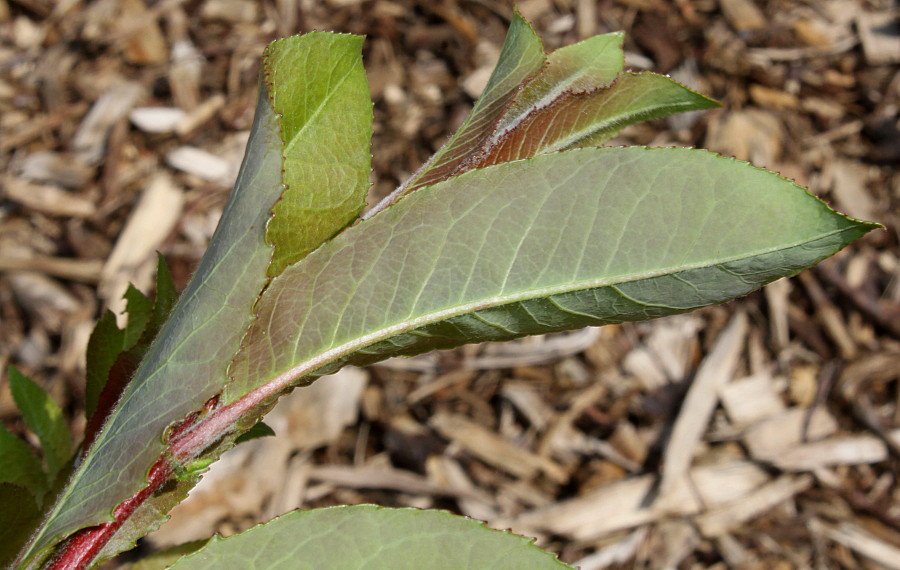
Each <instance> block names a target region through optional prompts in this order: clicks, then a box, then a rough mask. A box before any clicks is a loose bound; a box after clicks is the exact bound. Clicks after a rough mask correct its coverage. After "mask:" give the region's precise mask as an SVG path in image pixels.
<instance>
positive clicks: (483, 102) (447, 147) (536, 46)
mask: <svg viewBox="0 0 900 570" xmlns="http://www.w3.org/2000/svg"><path fill="white" fill-rule="evenodd" d="M545 62H546V58H545V56H544V47H543V45H542V44H541V39H540V38H539V37H538V35H537V34H536V33H535V31H534V28H532V27H531V24H529V23H528V22H527V21H525V20H524V19H523V18H522V16H520V15H519V13H518V11H516V13H515V14H514V15H513V20H512V23H511V24H510V26H509V31H508V32H507V34H506V40H505V41H504V42H503V48H502V49H501V51H500V59H499V60H498V61H497V67H495V68H494V72H493V73H492V74H491V77H490V79H489V80H488V84H487V86H486V87H485V88H484V91H483V92H482V94H481V97H479V98H478V101H476V102H475V106H474V107H473V108H472V112H471V113H469V116H468V117H467V118H466V120H465V122H464V123H463V124H462V126H461V127H460V128H459V130H458V131H456V133H455V134H454V135H453V136H452V137H450V140H448V141H447V142H446V143H445V144H444V146H442V147H441V148H440V150H438V151H437V152H436V153H435V154H434V155H433V156H432V157H431V158H430V159H428V162H426V163H425V164H423V165H422V167H421V168H419V170H418V171H417V172H416V173H415V174H413V176H412V177H411V178H410V179H409V180H407V181H406V182H405V183H404V184H403V185H402V186H400V187H399V188H397V189H396V190H395V191H394V192H392V193H391V195H390V196H388V197H387V198H385V199H384V200H383V201H382V202H381V203H379V204H378V205H377V206H376V207H375V208H373V209H372V210H370V211H369V212H368V213H367V214H366V217H371V216H372V215H374V214H375V213H377V212H378V211H380V210H383V209H384V208H386V207H387V206H388V205H390V204H392V203H394V202H396V201H397V200H399V199H400V198H402V197H403V196H406V195H407V194H409V193H410V192H412V191H414V190H416V189H417V188H421V187H423V186H428V185H430V184H434V183H436V182H439V181H441V180H446V179H448V178H450V177H451V176H453V175H455V174H459V173H460V172H462V171H463V170H464V169H465V165H466V163H467V162H470V161H472V160H473V157H477V156H478V155H479V153H480V151H481V150H482V149H483V147H484V146H485V145H486V144H487V143H488V141H489V140H490V138H491V136H493V134H494V132H495V129H496V127H497V122H498V121H499V120H500V118H501V117H502V116H503V114H504V113H505V112H506V111H507V109H508V108H509V106H510V105H511V104H512V101H513V98H514V97H515V96H516V94H517V93H518V92H519V90H520V89H521V86H522V83H523V82H524V81H526V80H527V79H528V78H529V77H531V76H533V75H535V74H536V73H538V72H539V71H540V70H541V68H542V67H543V66H544V63H545Z"/></svg>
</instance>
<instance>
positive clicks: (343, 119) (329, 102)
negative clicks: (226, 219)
mask: <svg viewBox="0 0 900 570" xmlns="http://www.w3.org/2000/svg"><path fill="white" fill-rule="evenodd" d="M264 59H265V66H266V72H267V79H268V82H269V93H270V99H271V102H272V107H273V109H274V110H275V113H276V114H278V115H280V116H281V119H280V123H281V131H282V137H283V140H284V153H283V170H284V184H285V191H284V193H283V194H282V197H281V199H280V200H279V201H278V202H277V203H276V204H275V207H274V208H273V210H272V219H271V220H270V221H269V224H268V227H267V230H266V240H267V241H268V243H269V244H271V245H273V246H274V249H275V251H274V254H273V258H272V263H271V265H270V266H269V268H268V274H269V275H270V276H272V275H277V274H278V273H280V272H281V271H282V270H283V269H284V268H285V267H286V266H287V265H289V264H291V263H294V262H296V261H298V260H299V259H301V258H303V257H304V256H305V255H306V254H307V253H309V252H310V251H312V250H313V249H315V248H316V247H318V246H319V244H321V243H322V242H323V241H325V240H327V239H329V238H331V237H332V236H333V235H334V234H336V233H337V232H339V231H340V230H342V229H343V228H344V227H345V226H346V225H347V224H349V223H350V222H352V221H353V220H354V219H355V218H356V216H357V215H358V214H359V212H360V210H362V208H363V206H364V205H365V195H366V189H367V188H368V176H369V171H370V169H371V161H372V157H371V155H370V154H369V150H368V149H369V139H370V138H371V135H372V101H371V98H370V97H369V84H368V82H367V80H366V74H365V70H364V68H363V64H362V38H361V37H359V36H351V35H346V34H331V33H326V32H311V33H309V34H304V35H302V36H293V37H289V38H284V39H281V40H276V41H274V42H272V43H271V44H269V47H268V48H267V49H266V55H265V58H264ZM338 157H340V158H338Z"/></svg>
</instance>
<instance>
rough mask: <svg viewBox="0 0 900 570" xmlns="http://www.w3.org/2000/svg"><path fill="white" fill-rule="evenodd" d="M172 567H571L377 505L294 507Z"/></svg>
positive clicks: (514, 544)
mask: <svg viewBox="0 0 900 570" xmlns="http://www.w3.org/2000/svg"><path fill="white" fill-rule="evenodd" d="M171 568H172V569H173V570H184V569H191V570H203V569H205V568H210V569H216V570H230V569H235V570H275V569H282V568H283V569H285V570H288V569H289V570H304V569H308V570H326V569H334V570H353V569H363V568H423V569H424V568H428V569H429V570H441V569H447V570H456V569H458V568H492V569H498V570H503V569H509V570H513V569H521V568H529V569H535V570H549V569H561V568H571V566H568V565H567V564H564V563H562V562H560V561H559V560H558V559H557V558H556V557H555V556H554V555H553V554H550V553H549V552H545V551H543V550H541V549H539V548H538V547H537V546H535V545H534V540H533V539H530V538H525V537H522V536H517V535H515V534H512V533H510V532H507V531H498V530H493V529H490V528H487V527H486V526H484V523H482V522H480V521H476V520H473V519H469V518H466V517H461V516H457V515H453V514H450V513H448V512H445V511H436V510H418V509H390V508H384V507H377V506H374V505H355V506H348V507H331V508H326V509H315V510H312V511H292V512H290V513H287V514H285V515H282V516H280V517H278V518H276V519H273V520H271V521H269V522H268V523H265V524H263V525H259V526H257V527H254V528H252V529H250V530H248V531H246V532H244V533H242V534H239V535H236V536H232V537H229V538H225V539H213V541H212V542H210V543H209V544H208V545H206V546H205V547H204V548H202V549H201V550H199V551H197V552H195V553H194V554H190V555H188V556H186V557H184V558H181V559H180V560H179V561H178V562H176V563H175V564H174V565H173V566H171Z"/></svg>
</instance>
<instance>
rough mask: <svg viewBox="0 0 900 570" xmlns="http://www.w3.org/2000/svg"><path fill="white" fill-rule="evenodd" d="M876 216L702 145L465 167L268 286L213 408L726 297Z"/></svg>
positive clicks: (831, 248)
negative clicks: (328, 376)
mask: <svg viewBox="0 0 900 570" xmlns="http://www.w3.org/2000/svg"><path fill="white" fill-rule="evenodd" d="M873 227H874V226H873V225H867V224H863V223H860V222H855V221H853V220H849V219H848V218H846V217H844V216H841V215H839V214H836V213H834V212H833V211H831V210H830V209H829V208H828V207H827V206H826V205H825V204H823V203H822V202H820V201H819V200H817V199H816V198H814V197H813V196H811V195H810V194H809V193H807V192H806V191H805V190H803V189H802V188H800V187H798V186H796V185H795V184H793V183H791V182H789V181H787V180H784V179H782V178H780V177H778V176H777V175H775V174H773V173H770V172H766V171H763V170H759V169H756V168H753V167H751V166H750V165H748V164H746V163H742V162H739V161H736V160H733V159H727V158H723V157H720V156H718V155H715V154H712V153H708V152H705V151H695V150H689V149H675V148H671V149H646V148H637V147H636V148H604V149H598V148H590V149H579V150H573V151H565V152H562V153H557V154H552V155H545V156H541V157H537V158H534V159H530V160H526V161H517V162H512V163H506V164H501V165H497V166H493V167H489V168H485V169H481V170H475V171H470V172H468V173H466V174H464V175H461V176H459V177H456V178H454V179H451V180H449V181H446V182H444V183H441V184H438V185H436V186H433V187H430V188H425V189H421V190H420V191H418V192H416V193H414V194H412V195H410V196H408V197H407V198H405V199H404V200H402V201H400V202H398V203H397V204H395V205H394V206H392V207H391V208H389V209H388V210H385V211H384V212H382V213H380V214H379V215H377V216H375V217H373V218H371V219H369V220H367V221H365V222H363V223H361V224H358V225H356V226H354V227H353V228H350V229H349V230H347V231H345V232H344V233H342V234H340V235H339V236H338V237H337V238H335V239H334V240H332V241H331V242H329V243H327V244H325V245H324V246H323V247H322V248H320V249H319V250H317V251H315V252H314V253H312V254H311V255H310V256H308V257H307V258H306V259H304V260H303V261H301V262H300V263H298V264H295V265H293V266H291V267H289V268H288V269H287V270H285V272H284V273H283V274H281V275H280V276H279V277H277V278H276V279H274V280H273V282H272V283H271V285H270V286H269V288H268V290H267V291H266V293H265V294H264V295H263V297H262V298H261V300H260V303H259V304H258V306H257V309H258V314H259V317H258V319H257V320H256V321H255V322H254V323H253V325H252V326H251V328H250V330H249V332H248V335H247V336H246V337H245V339H244V343H243V346H242V349H241V351H240V352H239V353H238V354H237V356H236V357H235V360H234V362H233V363H232V366H231V368H230V375H231V377H232V381H231V382H230V383H229V384H228V385H227V386H226V390H225V393H224V397H223V401H224V402H226V403H229V402H235V401H236V400H238V399H240V398H242V397H243V396H244V395H246V394H248V393H249V392H251V391H253V390H256V389H259V391H260V392H259V393H260V394H262V393H264V392H265V393H268V394H270V395H274V394H277V392H278V391H280V390H281V389H283V388H285V387H287V386H288V385H290V384H292V383H295V382H296V381H298V380H299V379H301V378H303V377H304V376H307V375H310V374H314V375H318V374H321V373H326V372H330V371H333V370H334V369H335V368H336V367H337V366H339V365H340V364H342V363H346V362H351V363H367V362H372V361H375V360H379V359H382V358H386V357H389V356H397V355H409V354H416V353H419V352H423V351H426V350H431V349H434V348H448V347H451V346H456V345H459V344H462V343H464V342H477V341H483V340H504V339H509V338H515V337H518V336H522V335H526V334H532V333H538V332H548V331H551V330H562V329H568V328H576V327H581V326H585V325H599V324H604V323H609V322H620V321H624V320H643V319H646V318H652V317H659V316H663V315H668V314H673V313H678V312H683V311H687V310H690V309H693V308H696V307H700V306H704V305H709V304H712V303H718V302H722V301H725V300H727V299H730V298H732V297H735V296H738V295H742V294H745V293H748V292H750V291H752V290H754V289H756V288H758V287H760V286H762V285H763V284H765V283H767V282H770V281H772V280H774V279H777V278H778V277H781V276H784V275H791V274H793V273H796V272H797V271H799V270H800V269H802V268H804V267H807V266H809V265H811V264H813V263H815V262H817V261H819V260H821V259H822V258H824V257H826V256H828V255H830V254H832V253H834V252H835V251H837V250H838V249H840V248H841V247H843V246H844V245H845V244H846V243H848V242H849V241H852V240H853V239H855V238H857V237H859V236H860V235H862V234H864V233H865V232H867V231H869V230H870V229H872V228H873Z"/></svg>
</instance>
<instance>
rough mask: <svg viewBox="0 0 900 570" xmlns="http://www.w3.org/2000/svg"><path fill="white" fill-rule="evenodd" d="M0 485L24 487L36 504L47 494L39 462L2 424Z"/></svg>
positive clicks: (22, 442)
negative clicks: (8, 484) (32, 496)
mask: <svg viewBox="0 0 900 570" xmlns="http://www.w3.org/2000/svg"><path fill="white" fill-rule="evenodd" d="M0 483H12V484H14V485H19V486H22V487H25V488H26V489H28V491H29V492H31V494H32V495H34V496H35V498H36V499H37V501H38V502H40V501H41V499H42V498H43V496H44V493H46V492H47V476H46V474H45V473H44V470H43V468H41V460H40V459H38V456H37V455H35V453H34V451H32V450H31V448H30V447H28V444H26V443H25V442H24V441H22V440H21V439H19V438H18V437H17V436H16V435H15V434H13V433H11V432H10V431H9V430H7V429H6V428H5V427H4V426H3V424H0ZM2 504H3V503H0V505H2ZM0 526H2V525H0Z"/></svg>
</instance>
